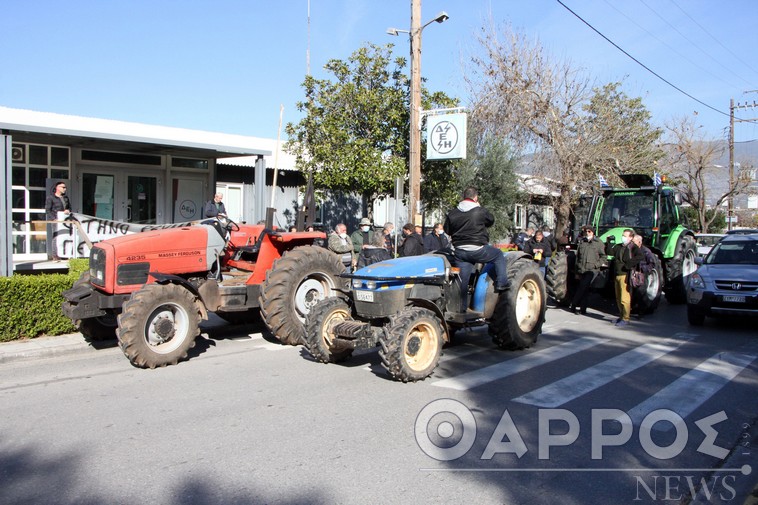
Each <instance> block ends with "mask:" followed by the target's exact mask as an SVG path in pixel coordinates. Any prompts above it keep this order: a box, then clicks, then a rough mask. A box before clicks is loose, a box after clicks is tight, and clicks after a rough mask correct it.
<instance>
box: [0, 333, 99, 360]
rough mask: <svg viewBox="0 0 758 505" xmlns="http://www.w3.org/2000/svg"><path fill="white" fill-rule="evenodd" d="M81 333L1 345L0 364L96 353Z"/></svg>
mask: <svg viewBox="0 0 758 505" xmlns="http://www.w3.org/2000/svg"><path fill="white" fill-rule="evenodd" d="M95 351H97V349H96V348H95V347H93V346H92V345H91V344H90V343H88V342H87V341H86V340H84V336H82V334H81V333H71V334H68V335H58V336H54V337H37V338H32V339H29V340H21V341H14V342H3V343H0V363H9V362H11V361H24V360H30V359H39V358H48V357H53V356H64V355H72V354H83V353H87V352H95Z"/></svg>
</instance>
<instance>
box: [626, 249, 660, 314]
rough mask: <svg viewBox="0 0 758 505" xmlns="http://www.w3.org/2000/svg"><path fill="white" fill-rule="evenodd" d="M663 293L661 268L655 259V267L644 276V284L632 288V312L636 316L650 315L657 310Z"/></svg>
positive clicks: (656, 258)
mask: <svg viewBox="0 0 758 505" xmlns="http://www.w3.org/2000/svg"><path fill="white" fill-rule="evenodd" d="M662 293H663V267H662V266H661V261H660V260H659V259H658V257H657V256H656V257H655V266H654V267H653V269H652V270H651V271H650V272H649V273H648V274H647V275H646V276H645V284H644V285H642V286H640V287H638V288H634V291H633V292H632V305H633V307H632V310H636V311H637V313H638V314H640V315H644V314H652V313H653V312H655V309H657V308H658V304H659V303H660V301H661V294H662Z"/></svg>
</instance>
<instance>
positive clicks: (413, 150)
mask: <svg viewBox="0 0 758 505" xmlns="http://www.w3.org/2000/svg"><path fill="white" fill-rule="evenodd" d="M449 18H450V16H448V15H447V12H445V11H442V12H440V13H439V14H437V16H436V17H435V18H434V19H432V20H431V21H428V22H427V23H424V24H423V25H422V24H421V0H412V2H411V29H410V30H399V29H397V28H388V29H387V33H388V34H389V35H395V36H397V35H399V34H400V33H407V34H409V36H410V42H411V105H410V160H409V165H410V173H409V177H408V186H409V195H408V197H409V198H408V221H409V222H411V223H414V224H416V223H417V222H418V220H417V219H416V216H417V215H418V214H419V213H420V209H419V208H418V207H419V202H420V201H421V124H420V120H419V116H420V115H421V32H422V31H423V29H424V28H426V27H427V26H429V25H430V24H432V23H435V22H436V23H443V22H445V21H446V20H448V19H449ZM418 224H421V223H420V222H419V223H418Z"/></svg>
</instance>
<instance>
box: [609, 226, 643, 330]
mask: <svg viewBox="0 0 758 505" xmlns="http://www.w3.org/2000/svg"><path fill="white" fill-rule="evenodd" d="M633 237H634V230H632V229H630V228H627V229H626V230H624V233H623V234H622V236H621V243H620V244H616V246H614V248H613V258H614V262H613V271H614V274H615V277H614V287H615V290H616V305H618V308H619V318H618V320H616V326H617V327H619V328H624V327H626V326H628V325H629V316H630V315H631V312H632V293H631V289H630V287H629V272H631V271H632V269H633V268H634V267H636V266H637V264H638V263H639V262H640V261H642V260H643V259H644V257H645V256H644V254H643V252H642V250H641V249H640V248H639V247H637V244H635V243H634V242H633V241H632V238H633Z"/></svg>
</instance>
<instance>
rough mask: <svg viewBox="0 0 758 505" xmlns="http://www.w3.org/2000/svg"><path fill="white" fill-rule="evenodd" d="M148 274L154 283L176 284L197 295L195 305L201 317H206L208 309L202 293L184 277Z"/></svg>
mask: <svg viewBox="0 0 758 505" xmlns="http://www.w3.org/2000/svg"><path fill="white" fill-rule="evenodd" d="M150 276H151V277H153V278H154V279H155V284H178V285H180V286H182V287H184V288H185V289H187V291H189V292H190V293H192V294H193V295H195V296H197V297H198V299H199V300H200V302H199V303H198V304H197V305H198V307H199V308H200V313H201V316H202V318H203V319H208V310H207V309H206V307H205V300H204V299H203V295H201V294H200V290H199V289H198V288H197V286H195V285H194V284H192V283H191V282H189V281H188V280H187V279H185V278H184V277H179V276H178V275H173V274H162V273H160V272H150ZM214 284H215V283H214Z"/></svg>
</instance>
